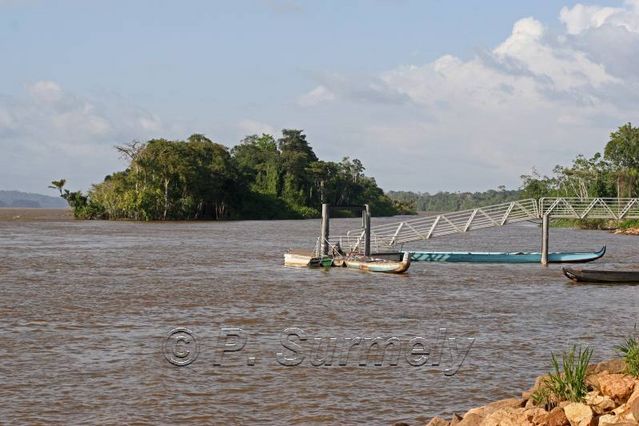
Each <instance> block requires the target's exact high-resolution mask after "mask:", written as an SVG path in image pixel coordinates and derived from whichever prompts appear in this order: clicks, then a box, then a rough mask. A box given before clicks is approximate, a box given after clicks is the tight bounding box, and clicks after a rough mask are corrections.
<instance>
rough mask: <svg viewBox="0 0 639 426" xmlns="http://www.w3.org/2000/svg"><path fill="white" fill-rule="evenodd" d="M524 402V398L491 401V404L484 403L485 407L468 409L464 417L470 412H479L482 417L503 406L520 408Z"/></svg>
mask: <svg viewBox="0 0 639 426" xmlns="http://www.w3.org/2000/svg"><path fill="white" fill-rule="evenodd" d="M522 404H523V400H521V399H518V398H507V399H500V400H499V401H495V402H491V403H490V404H487V405H484V406H483V407H477V408H473V409H471V410H468V412H467V413H466V414H464V418H466V416H467V415H469V414H478V415H480V416H482V417H486V416H488V415H489V414H491V413H493V412H495V411H497V410H499V409H501V408H508V407H512V408H519V407H521V406H522Z"/></svg>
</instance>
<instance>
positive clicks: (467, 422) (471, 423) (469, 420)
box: [457, 413, 484, 426]
mask: <svg viewBox="0 0 639 426" xmlns="http://www.w3.org/2000/svg"><path fill="white" fill-rule="evenodd" d="M483 420H484V417H483V416H480V415H479V414H475V413H470V414H466V415H465V416H464V418H463V419H462V420H461V421H460V422H459V423H457V425H458V426H479V425H480V424H481V423H482V421H483Z"/></svg>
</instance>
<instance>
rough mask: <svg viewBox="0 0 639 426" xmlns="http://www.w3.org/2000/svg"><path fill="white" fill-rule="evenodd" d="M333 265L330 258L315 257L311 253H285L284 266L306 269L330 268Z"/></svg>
mask: <svg viewBox="0 0 639 426" xmlns="http://www.w3.org/2000/svg"><path fill="white" fill-rule="evenodd" d="M332 264H333V259H332V258H331V257H329V256H315V255H314V254H309V253H295V252H289V253H284V266H297V267H306V268H320V267H324V268H328V267H330V266H331V265H332Z"/></svg>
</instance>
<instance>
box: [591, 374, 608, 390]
mask: <svg viewBox="0 0 639 426" xmlns="http://www.w3.org/2000/svg"><path fill="white" fill-rule="evenodd" d="M609 374H610V373H609V372H608V371H600V372H599V373H596V374H590V375H588V376H586V384H587V385H588V386H590V387H592V388H594V389H597V390H600V389H599V386H600V385H599V380H600V379H601V378H602V377H603V376H607V375H609Z"/></svg>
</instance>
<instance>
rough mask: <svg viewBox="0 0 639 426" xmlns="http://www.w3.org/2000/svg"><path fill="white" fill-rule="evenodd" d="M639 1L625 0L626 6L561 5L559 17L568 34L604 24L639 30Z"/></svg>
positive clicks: (632, 30) (634, 30) (628, 29)
mask: <svg viewBox="0 0 639 426" xmlns="http://www.w3.org/2000/svg"><path fill="white" fill-rule="evenodd" d="M638 11H639V1H637V0H634V1H627V2H626V7H625V8H623V7H602V6H585V5H583V4H579V3H578V4H576V5H574V6H573V7H572V8H568V7H563V8H562V9H561V12H560V13H559V19H560V20H561V21H562V22H563V23H564V24H565V25H566V32H567V33H568V34H579V33H581V32H583V31H586V30H589V29H596V28H600V27H602V26H604V25H610V26H613V27H622V28H624V29H626V30H627V31H631V32H637V31H639V14H638V13H637V12H638Z"/></svg>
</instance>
